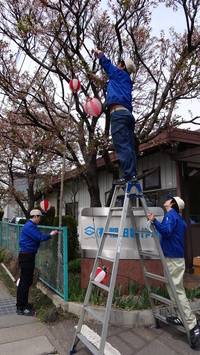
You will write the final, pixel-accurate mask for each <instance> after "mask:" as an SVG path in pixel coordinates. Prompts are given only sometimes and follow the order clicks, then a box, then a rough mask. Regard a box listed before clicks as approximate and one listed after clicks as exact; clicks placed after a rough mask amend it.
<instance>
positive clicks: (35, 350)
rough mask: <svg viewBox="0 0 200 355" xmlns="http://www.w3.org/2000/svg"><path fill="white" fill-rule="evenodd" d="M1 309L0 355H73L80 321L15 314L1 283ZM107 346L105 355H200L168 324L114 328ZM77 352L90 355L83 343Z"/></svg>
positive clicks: (97, 329) (94, 327) (95, 328)
mask: <svg viewBox="0 0 200 355" xmlns="http://www.w3.org/2000/svg"><path fill="white" fill-rule="evenodd" d="M3 304H4V305H3ZM2 305H3V306H2ZM71 307H72V305H71ZM0 308H2V309H3V311H2V312H0V354H1V355H13V354H15V355H50V354H58V355H66V354H67V355H69V354H70V350H71V346H72V342H73V338H74V335H75V326H76V325H77V322H78V318H77V320H65V321H62V322H59V323H56V324H45V323H41V322H40V321H39V319H38V318H37V317H26V316H19V315H17V314H16V307H15V298H13V297H11V296H10V295H9V294H8V292H7V291H6V289H5V287H4V285H3V284H2V283H1V282H0ZM147 315H148V313H146V316H147ZM118 316H119V317H121V318H120V319H123V318H124V319H125V318H126V315H125V313H124V315H123V317H122V316H120V315H119V313H118ZM116 319H117V316H116V318H115V320H116ZM116 324H117V323H116ZM87 326H88V327H90V328H91V329H92V330H93V331H94V332H95V333H97V334H100V333H101V326H100V325H99V324H94V323H93V322H91V321H88V322H87ZM107 343H108V344H110V347H107V348H106V349H108V350H106V355H107V354H108V355H113V354H119V355H133V354H137V355H147V354H148V355H170V354H173V355H190V354H191V355H192V354H194V353H195V352H196V353H198V354H200V349H195V350H193V349H191V348H190V346H189V343H188V340H187V336H186V334H184V333H183V332H180V331H178V329H175V328H172V327H170V326H168V325H166V324H161V328H160V329H156V327H155V325H152V326H148V327H145V326H136V327H133V326H132V327H130V326H129V327H125V326H123V325H120V326H119V325H118V326H113V325H111V326H109V329H108V335H107ZM108 344H107V345H108ZM113 349H114V350H113ZM76 351H77V354H80V355H87V354H91V353H90V351H89V350H88V349H86V348H85V347H84V345H83V344H82V343H81V342H79V343H78V344H77V346H76Z"/></svg>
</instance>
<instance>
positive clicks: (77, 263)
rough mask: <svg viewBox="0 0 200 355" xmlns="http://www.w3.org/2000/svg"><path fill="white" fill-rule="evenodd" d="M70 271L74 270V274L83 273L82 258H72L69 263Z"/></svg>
mask: <svg viewBox="0 0 200 355" xmlns="http://www.w3.org/2000/svg"><path fill="white" fill-rule="evenodd" d="M68 272H72V273H73V274H80V273H81V258H77V259H75V260H71V261H70V262H69V264H68Z"/></svg>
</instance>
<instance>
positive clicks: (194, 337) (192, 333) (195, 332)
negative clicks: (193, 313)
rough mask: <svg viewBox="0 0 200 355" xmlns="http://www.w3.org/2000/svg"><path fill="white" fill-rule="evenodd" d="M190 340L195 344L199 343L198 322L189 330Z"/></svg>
mask: <svg viewBox="0 0 200 355" xmlns="http://www.w3.org/2000/svg"><path fill="white" fill-rule="evenodd" d="M190 342H191V344H192V345H195V346H198V345H200V326H199V324H198V323H197V325H196V326H195V327H194V328H193V329H191V330H190Z"/></svg>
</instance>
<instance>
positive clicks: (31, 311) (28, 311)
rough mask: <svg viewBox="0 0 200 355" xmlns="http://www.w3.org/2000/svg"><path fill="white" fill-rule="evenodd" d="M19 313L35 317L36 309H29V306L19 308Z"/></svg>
mask: <svg viewBox="0 0 200 355" xmlns="http://www.w3.org/2000/svg"><path fill="white" fill-rule="evenodd" d="M17 314H18V315H20V316H31V317H34V315H35V310H34V309H28V308H24V309H17Z"/></svg>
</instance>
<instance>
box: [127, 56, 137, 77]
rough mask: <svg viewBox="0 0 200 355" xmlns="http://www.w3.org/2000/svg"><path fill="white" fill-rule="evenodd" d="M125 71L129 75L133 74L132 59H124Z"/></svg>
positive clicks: (133, 65)
mask: <svg viewBox="0 0 200 355" xmlns="http://www.w3.org/2000/svg"><path fill="white" fill-rule="evenodd" d="M125 65H126V70H127V72H128V73H129V74H131V73H134V72H135V64H134V63H133V61H132V59H130V58H127V59H125Z"/></svg>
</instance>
